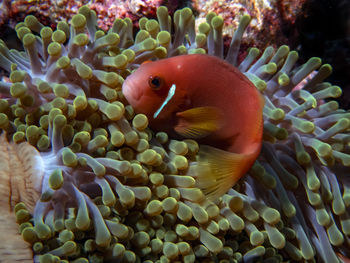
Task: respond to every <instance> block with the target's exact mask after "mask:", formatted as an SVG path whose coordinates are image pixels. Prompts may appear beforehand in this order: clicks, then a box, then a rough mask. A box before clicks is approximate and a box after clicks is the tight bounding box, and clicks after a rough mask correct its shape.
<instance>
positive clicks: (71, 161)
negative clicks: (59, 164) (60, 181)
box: [62, 148, 78, 167]
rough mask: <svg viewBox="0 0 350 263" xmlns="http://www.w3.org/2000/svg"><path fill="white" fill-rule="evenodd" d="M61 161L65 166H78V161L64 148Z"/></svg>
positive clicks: (70, 151)
mask: <svg viewBox="0 0 350 263" xmlns="http://www.w3.org/2000/svg"><path fill="white" fill-rule="evenodd" d="M62 161H63V164H64V165H65V166H68V167H75V166H76V165H77V164H78V159H77V156H76V155H75V153H73V152H72V150H71V149H69V148H65V149H64V150H63V152H62Z"/></svg>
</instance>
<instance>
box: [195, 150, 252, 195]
mask: <svg viewBox="0 0 350 263" xmlns="http://www.w3.org/2000/svg"><path fill="white" fill-rule="evenodd" d="M255 158H256V155H255V154H238V153H232V152H227V151H223V150H220V149H217V148H214V147H210V146H206V145H203V146H201V147H200V149H199V161H198V163H197V167H196V168H195V169H194V171H195V176H196V177H197V178H196V182H197V186H198V187H199V188H200V189H201V190H202V192H203V193H204V194H205V196H206V197H207V198H208V199H209V200H212V201H214V200H215V199H217V198H219V197H220V196H222V195H224V194H225V193H227V191H228V190H229V189H230V188H231V187H232V186H233V185H234V184H235V183H236V182H237V181H238V180H239V179H240V178H241V177H242V176H243V175H244V174H245V173H246V172H247V170H248V169H249V168H250V166H251V165H252V164H253V163H254V161H255Z"/></svg>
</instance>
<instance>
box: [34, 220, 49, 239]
mask: <svg viewBox="0 0 350 263" xmlns="http://www.w3.org/2000/svg"><path fill="white" fill-rule="evenodd" d="M34 229H35V232H36V233H37V235H38V237H39V239H41V240H46V239H49V238H50V237H51V229H50V227H49V226H48V225H46V224H44V223H41V222H39V223H36V224H35V226H34Z"/></svg>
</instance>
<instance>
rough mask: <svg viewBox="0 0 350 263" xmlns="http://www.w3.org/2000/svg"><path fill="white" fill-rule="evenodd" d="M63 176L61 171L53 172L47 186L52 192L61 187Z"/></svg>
mask: <svg viewBox="0 0 350 263" xmlns="http://www.w3.org/2000/svg"><path fill="white" fill-rule="evenodd" d="M63 181H64V179H63V175H62V170H61V169H56V170H54V171H53V172H52V173H51V175H50V177H49V186H50V188H52V189H53V190H58V189H60V188H61V187H62V185H63Z"/></svg>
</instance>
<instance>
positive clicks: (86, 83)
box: [0, 6, 350, 262]
mask: <svg viewBox="0 0 350 263" xmlns="http://www.w3.org/2000/svg"><path fill="white" fill-rule="evenodd" d="M157 18H158V20H154V19H147V18H142V19H140V21H139V25H140V30H139V31H138V32H137V34H136V36H135V37H134V35H133V32H132V23H131V20H130V19H128V18H125V19H119V18H116V20H115V22H114V24H113V26H112V28H111V29H110V30H109V31H108V32H103V31H101V30H99V29H98V27H97V24H96V14H95V12H94V11H91V10H90V9H89V8H88V7H87V6H83V7H81V8H80V9H79V14H77V15H75V16H74V17H73V18H72V20H71V21H70V24H67V23H66V22H60V23H58V25H57V29H56V30H55V31H52V29H51V28H49V27H45V26H43V25H42V24H40V22H38V20H37V19H36V18H35V17H33V16H27V17H26V19H25V21H24V22H23V23H19V24H18V25H17V26H16V32H17V35H18V37H19V39H20V40H21V41H22V43H23V47H24V52H23V51H18V50H13V49H12V50H9V49H8V48H7V47H6V44H5V43H4V42H3V41H1V43H0V63H1V67H2V68H3V69H5V70H6V71H7V72H8V73H9V78H6V77H5V78H3V80H2V81H1V82H0V92H1V96H2V98H1V99H0V112H1V113H0V127H1V129H2V130H3V132H2V137H1V147H2V151H1V155H2V156H3V157H4V158H1V160H0V163H1V167H2V168H3V169H2V171H1V173H0V176H1V177H0V178H1V189H0V190H1V192H0V193H1V199H2V202H1V209H2V211H4V214H2V215H1V217H0V219H1V222H5V223H4V224H6V226H8V227H7V228H4V226H3V225H2V227H1V228H0V229H1V231H2V234H5V232H8V238H7V239H6V240H3V241H2V242H1V244H0V253H1V257H2V260H4V261H6V260H7V261H9V262H14V261H16V260H19V261H21V260H22V259H23V258H25V257H28V253H27V252H28V247H29V248H30V249H31V250H32V251H33V254H34V255H33V259H34V261H35V262H70V261H71V262H108V261H113V262H116V261H120V262H140V261H143V262H153V261H156V262H170V261H178V262H195V261H197V260H203V261H216V262H252V261H254V262H259V261H260V262H282V261H286V260H295V261H303V260H305V261H306V260H307V261H310V262H312V261H314V262H315V261H317V262H339V259H338V256H337V254H338V253H340V254H343V255H346V256H349V255H350V254H349V235H350V217H349V205H350V185H349V179H348V176H349V166H350V155H349V152H350V151H349V141H350V134H349V127H350V113H347V112H346V111H344V110H342V109H339V108H338V103H337V102H335V101H333V100H332V98H336V97H339V96H340V95H341V89H340V88H339V87H337V86H332V85H331V84H330V83H327V82H323V80H324V79H325V78H326V77H327V76H329V74H330V73H331V71H332V69H331V66H330V65H327V64H326V65H322V63H321V60H320V59H319V58H311V59H310V60H309V61H308V62H306V63H305V64H303V65H301V66H298V65H297V60H298V54H297V52H296V51H291V50H289V48H288V46H281V47H280V48H278V49H277V50H274V49H273V48H272V47H268V48H267V49H265V50H264V51H263V52H260V51H259V50H258V49H257V48H251V49H250V50H249V52H248V54H247V56H246V57H245V58H244V60H243V61H242V62H241V63H239V64H238V63H237V56H238V50H239V47H240V41H241V39H242V36H243V34H244V30H245V28H246V27H247V26H248V24H249V22H250V17H249V16H248V15H245V16H243V17H242V18H241V22H240V24H239V26H238V28H237V29H236V31H235V34H234V36H233V38H232V43H231V46H230V48H229V51H228V54H227V56H226V57H225V59H226V60H227V61H228V62H229V63H231V64H233V65H235V66H237V67H238V68H239V70H240V71H241V72H243V73H244V74H245V75H246V76H247V77H248V78H249V79H250V80H251V81H252V82H253V83H254V84H255V86H256V87H257V88H258V89H259V91H260V92H261V93H262V94H263V95H264V97H265V108H264V113H263V114H264V142H263V148H262V152H261V154H260V157H259V158H258V160H257V161H256V162H255V164H254V166H253V167H252V169H251V170H250V171H249V172H248V174H247V175H246V176H245V177H244V178H243V179H242V180H241V181H240V182H239V183H237V184H236V185H235V186H234V188H233V189H231V190H229V192H228V193H227V194H225V195H223V196H222V197H221V198H220V199H219V200H217V201H215V202H210V201H208V200H206V199H205V198H204V196H203V194H202V192H201V191H200V190H199V189H198V188H196V184H195V178H193V177H191V176H188V175H186V174H187V171H188V169H189V164H191V163H193V162H195V161H196V154H197V151H198V148H199V145H198V144H197V143H196V141H194V140H183V141H178V140H173V139H171V138H168V136H167V134H165V133H164V132H159V133H156V134H154V133H152V131H151V130H150V129H149V128H148V120H147V118H146V117H145V116H144V115H142V114H137V115H135V114H134V112H133V109H132V107H131V106H130V105H128V104H127V101H126V100H125V98H124V96H123V94H122V92H121V86H122V83H123V80H124V79H125V78H126V77H127V76H128V75H129V74H132V70H133V69H135V68H137V66H138V65H139V64H140V63H142V62H143V61H146V60H149V59H163V58H166V57H171V56H176V55H181V54H193V53H208V54H211V55H215V56H218V57H220V58H223V39H222V26H223V19H222V18H221V17H220V16H217V15H216V14H214V13H209V14H208V15H207V18H206V22H204V23H202V24H200V25H199V27H198V30H197V31H196V30H195V25H194V16H193V14H192V12H191V10H190V9H189V8H184V9H182V10H178V11H176V12H175V14H174V17H173V18H171V17H170V16H169V15H168V10H167V9H166V8H165V7H160V8H158V10H157ZM172 25H173V26H174V27H173V26H172ZM172 28H174V31H172ZM297 86H299V87H300V86H302V89H296V87H297ZM7 141H10V143H8V142H7ZM34 147H35V148H34ZM15 167H18V169H17V170H16V169H15ZM21 178H22V179H24V183H20V182H21V180H20V179H21ZM4 200H6V201H4ZM8 200H9V201H8ZM5 211H6V213H5ZM13 213H15V217H14V218H13V219H12V217H11V215H12V214H13ZM11 220H13V221H11ZM14 220H16V221H17V223H18V224H19V232H20V234H21V236H22V237H23V239H24V240H25V241H26V242H27V244H28V246H26V245H24V244H22V243H20V242H19V240H20V239H18V235H16V232H17V229H16V225H15V224H13V222H14ZM15 244H16V245H17V246H16V245H15ZM29 255H30V250H29ZM30 256H31V255H30ZM27 259H28V258H27Z"/></svg>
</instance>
